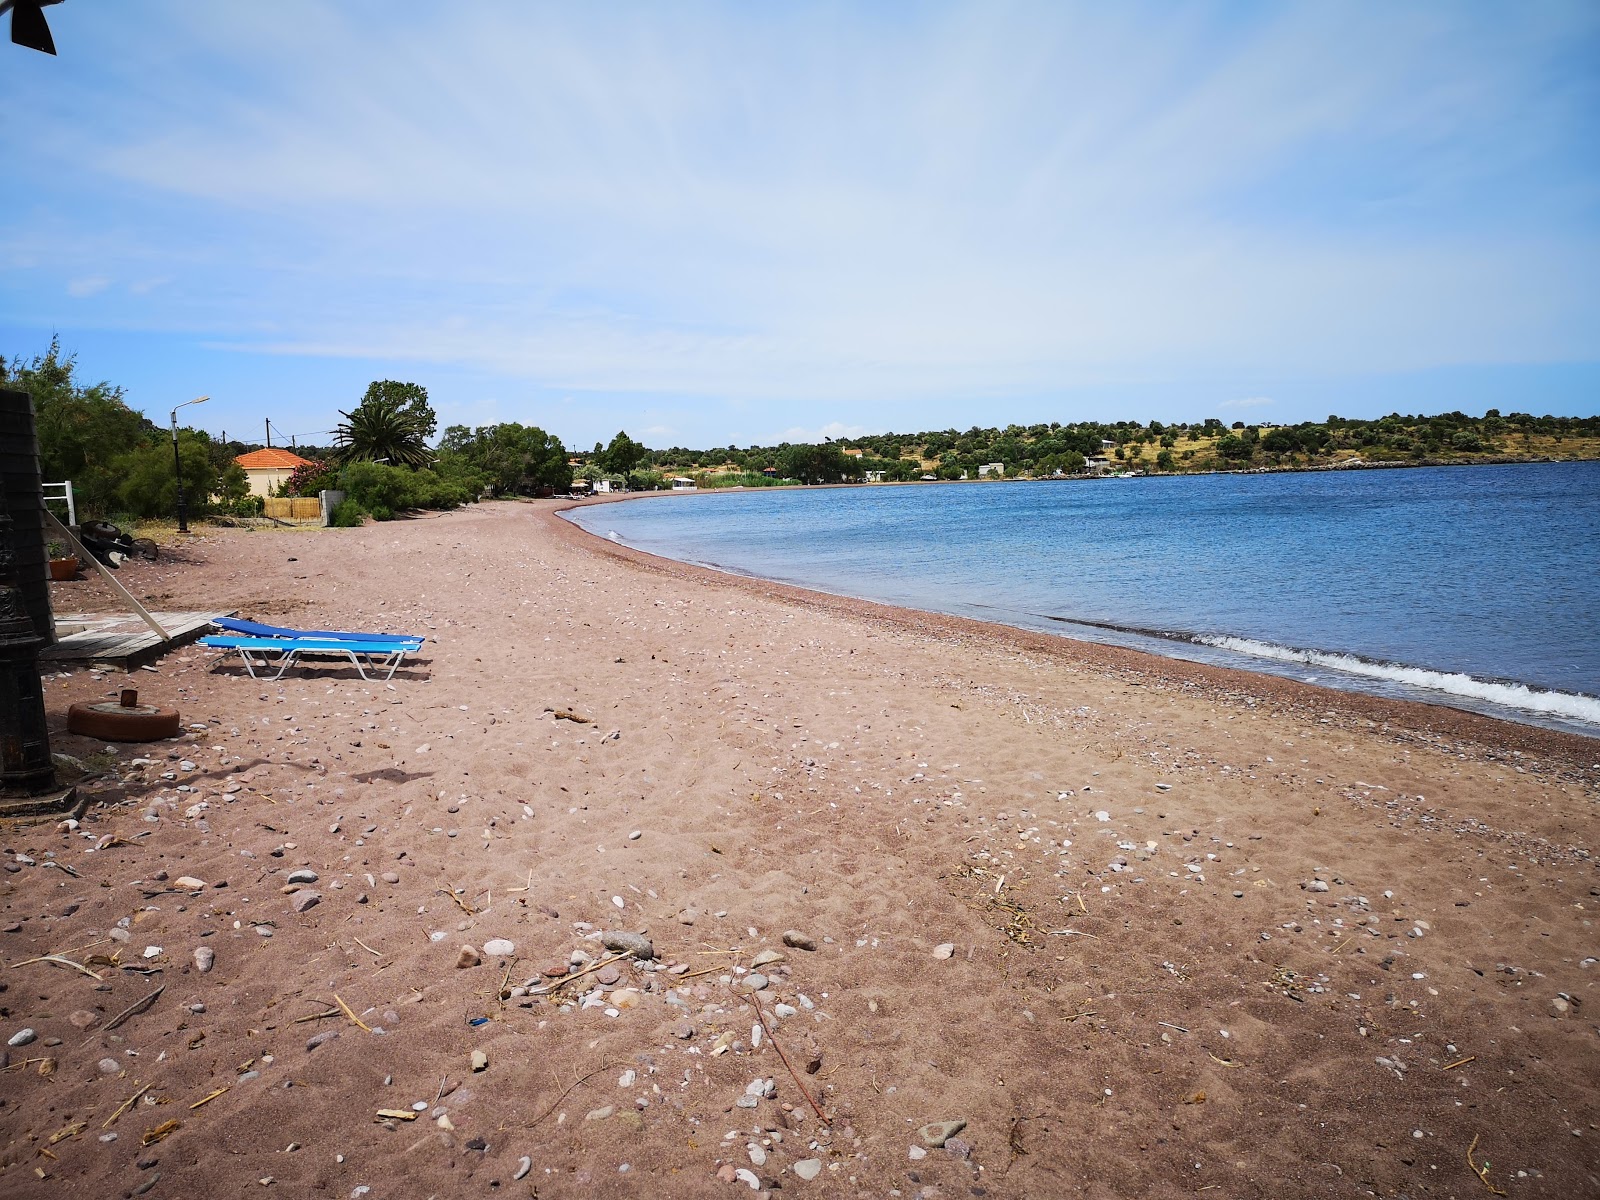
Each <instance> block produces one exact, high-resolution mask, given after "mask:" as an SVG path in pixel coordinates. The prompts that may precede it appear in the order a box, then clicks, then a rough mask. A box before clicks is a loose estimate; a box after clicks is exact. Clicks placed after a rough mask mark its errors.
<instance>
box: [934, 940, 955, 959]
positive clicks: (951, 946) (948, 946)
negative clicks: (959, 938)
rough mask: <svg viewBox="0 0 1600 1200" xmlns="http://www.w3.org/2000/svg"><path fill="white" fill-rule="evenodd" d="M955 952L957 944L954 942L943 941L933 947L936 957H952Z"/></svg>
mask: <svg viewBox="0 0 1600 1200" xmlns="http://www.w3.org/2000/svg"><path fill="white" fill-rule="evenodd" d="M955 952H956V944H955V943H954V942H942V943H940V944H939V945H937V946H935V947H934V948H933V956H934V957H935V958H952V957H954V955H955Z"/></svg>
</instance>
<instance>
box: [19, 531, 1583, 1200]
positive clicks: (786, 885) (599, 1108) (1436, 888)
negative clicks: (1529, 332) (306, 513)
mask: <svg viewBox="0 0 1600 1200" xmlns="http://www.w3.org/2000/svg"><path fill="white" fill-rule="evenodd" d="M557 507H558V505H557V502H539V503H532V504H529V503H492V504H484V505H475V506H472V507H470V508H468V509H464V510H462V511H459V512H452V513H447V514H428V515H424V516H419V517H417V518H414V519H410V520H402V521H395V522H392V523H387V524H382V525H368V526H366V527H365V528H361V529H351V530H319V531H315V532H257V531H245V530H231V529H207V530H204V531H202V532H201V533H200V535H199V536H196V537H194V538H191V539H188V540H186V541H185V542H184V543H183V544H182V545H181V546H178V547H175V548H173V549H172V550H171V551H170V552H169V553H167V554H165V555H164V556H163V558H162V559H161V561H159V562H156V563H142V562H131V563H129V564H127V565H126V566H125V567H124V568H123V570H122V573H121V577H122V579H123V582H124V583H125V584H127V585H128V586H129V587H130V588H131V589H132V590H133V591H134V592H135V594H137V595H139V596H140V597H141V598H142V599H144V600H146V602H148V603H151V604H152V605H155V606H159V607H163V608H173V609H200V608H211V609H215V610H218V611H223V610H229V609H237V610H238V611H239V613H240V614H241V615H242V616H246V617H250V618H255V619H260V620H269V621H272V620H281V621H282V622H283V623H286V624H298V625H302V626H309V627H322V628H348V629H362V630H390V631H399V632H407V633H420V634H424V635H426V636H427V637H428V639H429V641H428V643H427V645H426V647H425V648H424V651H423V653H422V654H421V655H420V656H419V657H418V659H417V660H415V661H414V662H413V663H411V664H409V665H407V666H405V667H403V668H402V669H401V670H400V671H399V673H398V674H397V675H396V676H395V678H394V679H393V680H392V681H391V682H390V683H388V684H384V683H381V682H375V683H368V682H363V681H362V680H361V679H360V678H358V677H357V675H356V673H355V672H354V671H352V670H350V669H349V668H347V667H341V666H337V665H327V666H319V667H315V668H309V669H298V670H291V671H290V672H289V673H288V674H287V675H286V676H285V677H284V678H283V679H282V680H280V681H277V682H266V681H258V680H252V679H250V678H249V677H247V676H246V675H245V674H244V672H243V670H242V668H241V667H240V666H239V665H238V662H237V660H236V659H233V660H230V659H228V658H226V657H222V656H220V655H219V654H218V653H217V652H214V651H210V650H207V649H204V648H202V647H199V646H193V647H189V648H187V649H183V650H180V651H177V652H174V653H172V654H170V655H169V656H167V657H166V658H164V659H163V660H162V661H161V662H159V663H158V664H156V666H155V668H154V669H152V670H141V671H136V672H134V673H133V677H132V678H131V679H130V678H128V677H126V676H123V675H120V674H117V673H108V672H90V671H76V672H73V673H70V674H61V675H57V674H51V675H50V676H48V677H47V678H46V687H45V697H46V705H47V710H48V714H49V718H50V723H51V728H52V737H53V746H54V749H55V750H57V751H58V752H61V753H66V754H69V755H73V756H75V757H76V758H78V759H79V760H81V761H83V762H85V763H86V764H88V765H89V766H90V767H92V768H94V769H96V770H99V771H103V772H104V773H103V774H101V775H99V776H98V777H97V778H95V779H92V780H91V781H90V782H88V783H87V784H86V785H85V790H86V791H87V792H88V793H89V794H90V796H91V798H92V803H91V805H90V807H89V809H88V811H87V812H86V814H85V816H84V818H83V820H82V822H81V824H79V825H78V827H76V828H68V827H66V826H62V825H58V824H57V823H55V822H47V823H42V824H37V825H33V826H30V827H25V828H11V829H8V830H6V833H5V838H6V840H5V843H4V847H3V848H4V850H5V854H4V866H5V872H4V873H3V874H0V898H3V911H0V929H3V933H0V947H3V961H4V963H5V966H6V969H5V970H4V971H3V972H0V985H3V991H0V1017H3V1022H0V1033H3V1035H4V1037H5V1038H7V1039H10V1040H11V1042H12V1043H13V1044H12V1045H11V1046H10V1048H9V1049H8V1050H0V1055H4V1058H5V1064H6V1065H5V1071H4V1074H3V1075H0V1081H3V1086H0V1141H3V1144H4V1157H3V1160H0V1189H3V1191H4V1192H5V1194H6V1195H8V1196H14V1197H19V1198H21V1197H34V1196H62V1195H71V1196H96V1197H102V1196H105V1197H110V1196H128V1195H149V1196H152V1197H207V1196H238V1195H261V1196H264V1197H271V1196H273V1195H282V1196H292V1197H299V1196H328V1197H334V1198H341V1200H342V1198H343V1197H352V1198H357V1197H362V1196H365V1197H367V1198H368V1200H385V1198H387V1197H427V1196H439V1197H453V1196H469V1195H482V1196H488V1195H495V1194H498V1195H508V1196H516V1197H535V1196H537V1197H540V1198H545V1200H550V1198H557V1197H580V1196H581V1197H590V1196H652V1197H655V1196H707V1195H728V1196H743V1195H746V1194H748V1193H750V1192H751V1191H755V1192H758V1193H760V1192H768V1191H772V1192H778V1191H780V1189H781V1194H783V1195H786V1196H805V1195H808V1194H815V1195H817V1196H864V1197H884V1196H905V1197H927V1198H930V1200H931V1198H933V1197H965V1196H990V1197H1049V1196H1085V1197H1108V1198H1109V1197H1137V1196H1177V1195H1194V1194H1204V1195H1216V1196H1221V1197H1263V1198H1266V1197H1298V1196H1319V1197H1321V1196H1368V1195H1373V1196H1411V1197H1421V1196H1439V1197H1445V1196H1450V1197H1474V1196H1488V1195H1490V1194H1508V1195H1510V1196H1513V1197H1561V1198H1568V1197H1576V1196H1594V1195H1600V1052H1597V1033H1600V1024H1597V1022H1600V997H1596V996H1595V994H1594V983H1595V981H1596V979H1600V962H1597V961H1596V958H1595V956H1596V955H1600V937H1597V936H1596V931H1595V928H1594V925H1593V920H1594V913H1595V910H1596V907H1597V906H1600V871H1597V870H1596V863H1595V859H1594V857H1593V852H1594V849H1595V847H1594V845H1593V838H1594V830H1595V828H1596V824H1595V818H1594V813H1595V805H1596V800H1597V797H1600V765H1597V764H1600V742H1597V741H1595V740H1591V739H1584V738H1580V737H1573V736H1568V735H1563V734H1558V733H1554V732H1549V731H1545V730H1541V729H1537V728H1532V727H1526V726H1519V725H1511V724H1505V723H1501V722H1497V721H1494V720H1490V719H1487V718H1482V717H1477V716H1474V715H1471V714H1465V713H1460V712H1456V711H1453V710H1449V709H1443V708H1432V707H1427V706H1422V705H1412V704H1403V703H1398V702H1390V701H1383V700H1378V699H1373V698H1369V697H1363V696H1358V695H1353V694H1349V693H1340V692H1332V691H1326V690H1322V689H1318V688H1314V687H1310V686H1305V685H1299V684H1295V683H1292V682H1288V681H1284V680H1280V679H1274V678H1271V677H1266V676H1254V675H1247V674H1243V673H1238V672H1229V671H1222V670H1215V669H1211V668H1205V667H1201V666H1198V665H1194V664H1189V663H1182V662H1176V661H1171V660H1164V659H1158V658H1152V657H1147V656H1144V655H1140V654H1137V653H1133V652H1129V651H1122V650H1117V649H1114V648H1107V647H1100V646H1092V645H1085V644H1082V643H1075V642H1070V641H1066V640H1063V639H1054V638H1049V637H1046V636H1042V635H1036V634H1030V633H1025V632H1020V631H1014V630H1009V629H1005V628H1000V627H991V626H983V625H978V624H975V623H971V622H967V621H962V620H958V619H953V618H942V617H933V616H928V615H923V614H918V613H910V612H905V611H902V610H896V609H891V608H886V607H882V606H877V605H872V604H867V603H864V602H858V601H851V600H844V599H839V598H835V597H828V596H821V595H817V594H814V593H807V592H802V591H798V590H796V589H792V588H787V587H783V586H781V585H776V584H768V583H763V582H760V581H753V580H744V579H738V578H734V577H729V576H722V575H717V574H714V573H711V572H708V571H703V570H699V569H696V568H693V567H688V566H684V565H681V564H674V563H666V562H663V561H661V560H656V559H652V558H649V557H648V556H645V555H641V554H638V553H636V552H633V551H629V550H627V549H625V548H622V547H618V546H614V545H610V544H608V543H605V542H601V541H599V540H597V539H593V538H591V537H589V536H588V535H586V534H584V533H582V532H580V531H578V530H576V529H574V528H572V527H571V526H570V525H568V524H567V523H566V522H564V521H562V520H561V519H560V518H559V517H557V515H556V509H557ZM53 586H54V587H55V589H56V590H55V596H56V603H57V608H58V611H72V610H81V609H91V608H95V607H100V608H111V607H115V603H114V601H113V600H112V598H111V596H110V594H109V591H108V590H105V589H104V587H103V585H102V584H100V583H98V582H94V581H81V582H76V583H66V584H58V585H53ZM124 686H137V687H138V688H139V692H140V696H141V699H142V700H144V701H145V702H148V703H155V704H160V705H164V706H176V707H177V708H178V709H179V710H180V711H181V713H182V716H183V721H184V723H185V726H186V727H187V732H186V733H185V734H184V736H183V737H182V738H181V739H178V740H175V741H172V742H165V743H156V744H150V745H120V746H112V747H108V746H107V745H106V744H104V743H98V742H92V741H89V740H86V739H83V738H78V737H74V736H72V735H70V734H68V733H67V732H66V730H65V720H66V712H67V708H68V706H69V705H70V704H72V703H75V702H81V701H98V700H101V699H104V698H108V697H113V696H115V695H116V693H117V692H118V691H119V690H120V689H121V688H122V687H124ZM197 884H198V885H199V886H196V885H197ZM618 933H621V934H634V935H644V937H645V938H646V939H648V942H649V943H650V957H648V958H644V959H640V958H637V957H631V956H628V955H626V954H625V953H621V952H614V951H612V950H609V949H607V946H606V943H607V942H611V943H612V944H613V945H624V944H625V940H619V939H617V938H615V937H610V936H608V935H611V934H618ZM44 956H54V957H53V958H50V959H46V958H45V957H44ZM152 997H153V998H152ZM24 1030H31V1031H32V1037H31V1038H25V1037H23V1036H22V1031H24Z"/></svg>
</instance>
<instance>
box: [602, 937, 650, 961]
mask: <svg viewBox="0 0 1600 1200" xmlns="http://www.w3.org/2000/svg"><path fill="white" fill-rule="evenodd" d="M600 944H601V945H602V946H604V947H605V948H606V949H607V950H610V951H611V952H612V953H613V954H628V955H632V956H633V957H634V958H642V959H651V958H654V957H655V956H656V950H655V947H654V946H652V945H651V944H650V939H649V938H647V937H645V936H644V935H643V934H639V933H624V932H620V931H613V930H607V931H606V932H604V933H602V934H601V935H600Z"/></svg>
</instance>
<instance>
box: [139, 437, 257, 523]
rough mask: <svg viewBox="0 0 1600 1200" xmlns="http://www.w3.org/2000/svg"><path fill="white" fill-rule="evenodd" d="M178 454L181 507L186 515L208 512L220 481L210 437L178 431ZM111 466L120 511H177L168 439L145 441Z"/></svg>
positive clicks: (142, 514)
mask: <svg viewBox="0 0 1600 1200" xmlns="http://www.w3.org/2000/svg"><path fill="white" fill-rule="evenodd" d="M178 456H179V457H180V458H181V459H182V460H183V496H184V506H185V507H186V508H187V510H188V513H189V515H190V516H200V515H202V514H204V513H206V512H209V511H211V510H212V508H213V507H214V504H213V502H212V496H213V494H214V493H216V492H217V491H218V489H219V486H220V483H221V481H220V479H219V478H218V474H219V473H218V471H217V467H216V462H215V460H214V459H213V458H212V456H211V438H210V437H208V436H207V435H206V434H204V433H201V432H199V431H197V430H192V429H184V430H180V431H179V433H178ZM115 469H116V472H117V474H118V475H119V476H120V478H121V482H120V483H119V484H118V485H117V490H116V498H117V500H118V501H119V502H120V503H121V505H122V508H123V510H124V511H126V512H128V513H131V514H133V515H134V516H136V517H169V516H171V515H172V514H173V513H175V512H177V511H178V479H177V475H176V474H175V473H174V468H173V461H172V442H171V441H170V439H168V440H157V441H151V442H147V443H146V444H144V445H142V446H140V447H138V448H137V449H135V450H132V451H129V452H128V453H126V454H124V455H123V456H122V457H121V458H119V459H117V460H116V463H115ZM240 473H241V474H243V472H242V471H241V472H240Z"/></svg>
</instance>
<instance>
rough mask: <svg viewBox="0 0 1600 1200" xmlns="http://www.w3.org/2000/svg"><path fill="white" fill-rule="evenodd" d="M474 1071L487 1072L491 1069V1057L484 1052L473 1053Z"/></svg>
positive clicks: (475, 1051)
mask: <svg viewBox="0 0 1600 1200" xmlns="http://www.w3.org/2000/svg"><path fill="white" fill-rule="evenodd" d="M472 1069H473V1070H474V1071H487V1070H488V1069H489V1056H488V1055H487V1054H485V1053H484V1052H483V1051H482V1050H474V1051H473V1052H472Z"/></svg>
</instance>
